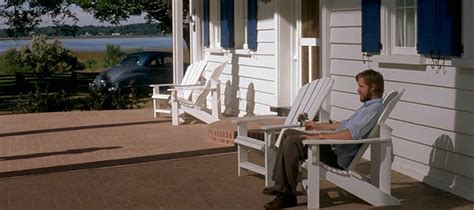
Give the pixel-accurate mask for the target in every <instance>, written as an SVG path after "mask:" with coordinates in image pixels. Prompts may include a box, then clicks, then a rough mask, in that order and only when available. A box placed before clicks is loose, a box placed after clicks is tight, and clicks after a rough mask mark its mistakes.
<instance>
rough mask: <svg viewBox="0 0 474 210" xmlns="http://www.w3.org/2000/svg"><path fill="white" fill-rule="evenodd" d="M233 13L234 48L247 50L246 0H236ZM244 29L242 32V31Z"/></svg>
mask: <svg viewBox="0 0 474 210" xmlns="http://www.w3.org/2000/svg"><path fill="white" fill-rule="evenodd" d="M234 3H235V5H234V9H235V11H234V13H235V29H234V31H235V36H234V38H235V40H234V44H235V48H236V49H248V46H247V30H248V29H247V20H248V18H247V17H248V15H247V3H248V1H247V0H237V1H235V2H234ZM242 29H244V30H242Z"/></svg>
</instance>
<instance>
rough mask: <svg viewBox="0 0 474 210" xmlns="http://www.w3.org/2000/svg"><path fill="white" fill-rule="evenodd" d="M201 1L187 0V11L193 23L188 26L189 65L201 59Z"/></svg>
mask: <svg viewBox="0 0 474 210" xmlns="http://www.w3.org/2000/svg"><path fill="white" fill-rule="evenodd" d="M202 5H203V3H202V0H189V7H190V8H189V9H190V11H191V15H192V17H193V20H194V22H193V23H190V24H189V33H190V36H189V37H190V39H189V40H190V43H189V45H190V46H188V47H189V49H190V50H189V52H190V54H191V55H190V56H191V57H190V63H194V62H197V61H200V60H202V59H203V57H202V28H201V27H202V24H201V22H202V14H203V13H202Z"/></svg>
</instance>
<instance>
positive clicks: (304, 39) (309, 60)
mask: <svg viewBox="0 0 474 210" xmlns="http://www.w3.org/2000/svg"><path fill="white" fill-rule="evenodd" d="M298 4H299V5H298V7H297V8H296V9H297V12H296V14H297V18H296V34H297V36H296V37H297V39H296V40H295V41H296V43H295V46H296V49H295V56H294V57H295V59H296V63H295V65H296V66H295V68H294V69H295V71H294V77H293V78H296V81H293V82H294V84H293V87H294V88H293V90H295V92H294V93H293V98H294V97H296V94H297V92H298V89H299V88H300V87H301V86H303V85H304V84H306V83H308V82H310V81H312V80H315V79H318V78H319V75H320V73H319V63H320V62H319V54H320V53H319V52H320V39H319V37H320V36H319V0H298Z"/></svg>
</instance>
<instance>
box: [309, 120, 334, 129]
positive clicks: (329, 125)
mask: <svg viewBox="0 0 474 210" xmlns="http://www.w3.org/2000/svg"><path fill="white" fill-rule="evenodd" d="M340 125H341V123H339V122H335V123H317V122H314V121H306V122H305V123H304V127H305V129H306V130H318V131H333V130H336V128H338V127H339V126H340Z"/></svg>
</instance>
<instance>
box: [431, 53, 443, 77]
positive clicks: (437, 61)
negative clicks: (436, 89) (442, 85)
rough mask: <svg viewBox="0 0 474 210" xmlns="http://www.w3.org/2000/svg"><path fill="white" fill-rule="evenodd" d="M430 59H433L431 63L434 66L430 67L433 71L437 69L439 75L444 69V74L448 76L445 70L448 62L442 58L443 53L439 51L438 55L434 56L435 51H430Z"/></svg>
mask: <svg viewBox="0 0 474 210" xmlns="http://www.w3.org/2000/svg"><path fill="white" fill-rule="evenodd" d="M430 57H431V61H432V64H431V65H430V66H431V69H435V68H436V73H439V70H441V69H443V74H446V69H445V68H444V64H445V62H446V59H445V58H444V57H441V51H440V50H438V52H437V53H436V55H433V50H431V51H430ZM441 61H442V63H441Z"/></svg>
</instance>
